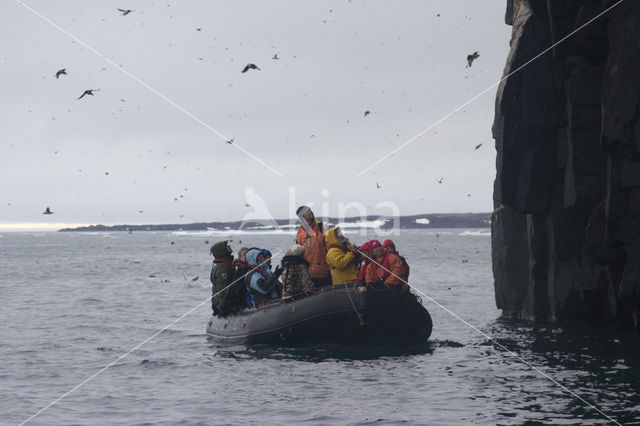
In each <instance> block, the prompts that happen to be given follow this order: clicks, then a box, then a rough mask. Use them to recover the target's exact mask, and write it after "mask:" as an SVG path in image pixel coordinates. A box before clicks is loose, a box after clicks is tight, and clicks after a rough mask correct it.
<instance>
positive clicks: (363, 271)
mask: <svg viewBox="0 0 640 426" xmlns="http://www.w3.org/2000/svg"><path fill="white" fill-rule="evenodd" d="M374 243H376V244H378V245H380V241H378V240H371V241H367V242H366V243H364V244H363V245H361V246H360V247H359V248H358V252H359V253H360V255H361V256H362V265H360V271H359V272H358V278H357V279H356V282H357V283H365V282H366V275H367V266H368V265H369V262H371V256H372V254H371V249H372V246H371V244H374Z"/></svg>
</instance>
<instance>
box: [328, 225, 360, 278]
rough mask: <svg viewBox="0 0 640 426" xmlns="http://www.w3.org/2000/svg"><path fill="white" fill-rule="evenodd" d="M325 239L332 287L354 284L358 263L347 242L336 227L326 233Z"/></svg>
mask: <svg viewBox="0 0 640 426" xmlns="http://www.w3.org/2000/svg"><path fill="white" fill-rule="evenodd" d="M325 239H326V242H327V249H328V251H327V264H329V267H330V268H331V280H332V281H333V285H339V284H345V283H353V282H355V281H356V278H358V261H357V258H356V254H355V253H354V252H353V249H352V247H353V246H352V245H351V243H350V242H349V240H348V239H347V238H345V237H344V235H342V231H341V230H340V228H339V227H337V226H336V227H335V228H331V229H329V230H328V231H327V236H326V237H325Z"/></svg>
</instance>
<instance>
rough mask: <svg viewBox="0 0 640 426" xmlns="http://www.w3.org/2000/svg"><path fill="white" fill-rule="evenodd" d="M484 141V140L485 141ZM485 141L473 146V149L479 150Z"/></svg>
mask: <svg viewBox="0 0 640 426" xmlns="http://www.w3.org/2000/svg"><path fill="white" fill-rule="evenodd" d="M483 143H484V142H483ZM483 143H479V144H478V145H476V146H475V147H474V148H473V150H474V151H477V150H479V149H480V147H481V146H482V144H483Z"/></svg>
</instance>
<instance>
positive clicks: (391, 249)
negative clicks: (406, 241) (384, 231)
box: [382, 240, 411, 283]
mask: <svg viewBox="0 0 640 426" xmlns="http://www.w3.org/2000/svg"><path fill="white" fill-rule="evenodd" d="M382 247H384V249H385V251H386V252H387V253H393V254H395V255H396V256H398V257H399V258H400V260H401V261H402V267H403V272H402V275H401V277H402V279H403V280H404V281H405V282H406V283H408V282H409V272H410V270H411V268H409V264H408V263H407V259H405V258H404V256H400V253H398V250H396V245H395V244H394V243H393V241H391V240H384V243H382Z"/></svg>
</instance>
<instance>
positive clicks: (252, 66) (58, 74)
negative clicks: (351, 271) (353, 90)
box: [43, 8, 483, 217]
mask: <svg viewBox="0 0 640 426" xmlns="http://www.w3.org/2000/svg"><path fill="white" fill-rule="evenodd" d="M116 10H117V11H118V12H120V14H121V15H122V16H127V15H129V14H130V13H132V12H134V10H133V9H122V8H117V9H116ZM436 16H437V17H440V14H439V13H438V14H436ZM196 30H197V31H201V30H202V29H201V28H196ZM479 57H480V53H479V52H478V51H475V52H473V53H471V54H468V55H467V65H466V68H470V67H471V66H472V65H473V62H474V61H475V60H476V59H478V58H479ZM272 59H273V60H278V59H280V58H279V57H278V54H277V53H276V54H274V55H273V57H272ZM250 70H256V71H259V70H260V67H258V66H257V65H256V64H254V63H248V64H247V65H245V67H244V68H243V69H242V71H241V72H242V73H246V72H248V71H250ZM63 75H68V74H67V68H62V69H60V70H58V71H57V72H56V73H55V77H56V79H59V78H60V77H61V76H63ZM98 91H100V89H86V90H85V91H84V92H82V94H81V95H80V96H79V97H78V98H77V100H80V99H82V98H84V97H85V96H95V95H94V92H98ZM121 101H123V99H121ZM370 114H371V111H370V110H366V111H364V117H367V116H368V115H370ZM234 139H235V138H230V139H227V140H226V143H227V144H233V142H234ZM482 145H483V143H479V144H477V145H475V146H474V150H475V151H477V150H478V149H480V148H481V147H482ZM165 168H166V166H165ZM105 175H109V172H105ZM436 182H437V183H439V184H442V183H443V182H444V177H440V178H438V179H436ZM376 188H377V189H381V188H382V186H381V185H380V184H379V183H378V182H376ZM180 197H183V196H182V195H181V196H180ZM467 197H471V194H467ZM176 201H177V198H176ZM139 212H140V213H142V211H139ZM53 213H54V212H53V211H51V209H50V207H46V209H45V211H44V212H43V214H45V215H50V214H53ZM181 217H182V216H181Z"/></svg>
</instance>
